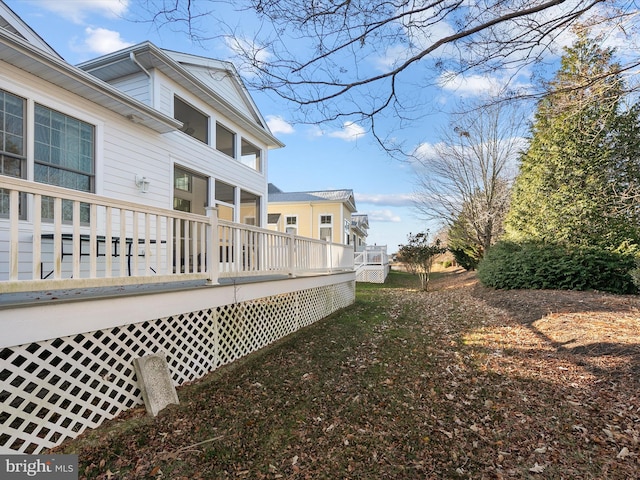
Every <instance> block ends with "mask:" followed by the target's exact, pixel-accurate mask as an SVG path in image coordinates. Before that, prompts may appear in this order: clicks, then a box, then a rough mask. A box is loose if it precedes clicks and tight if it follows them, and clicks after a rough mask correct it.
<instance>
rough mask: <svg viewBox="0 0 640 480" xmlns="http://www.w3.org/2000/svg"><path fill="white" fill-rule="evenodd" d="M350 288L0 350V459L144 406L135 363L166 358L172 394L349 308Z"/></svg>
mask: <svg viewBox="0 0 640 480" xmlns="http://www.w3.org/2000/svg"><path fill="white" fill-rule="evenodd" d="M354 298H355V289H354V283H353V282H347V283H341V284H335V285H329V286H322V287H316V288H311V289H307V290H301V291H298V292H293V293H287V294H282V295H276V296H272V297H266V298H261V299H257V300H252V301H248V302H243V303H237V304H231V305H225V306H222V307H215V308H211V309H208V310H200V311H196V312H189V313H185V314H182V315H176V316H172V317H167V318H160V319H157V320H155V321H147V322H142V323H137V324H130V325H126V326H121V327H116V328H111V329H108V330H98V331H93V332H87V333H84V334H81V335H73V336H69V337H64V338H56V339H53V340H47V341H42V342H37V343H31V344H28V345H20V346H16V347H10V348H3V349H2V350H0V387H1V389H0V453H16V452H23V453H38V452H40V451H42V450H43V449H45V448H50V447H53V446H55V445H58V444H60V443H62V442H63V441H64V440H65V439H67V438H73V437H76V436H78V435H79V434H80V433H81V432H83V431H84V430H85V429H87V428H95V427H97V426H98V425H100V424H101V423H102V422H104V421H105V420H107V419H110V418H113V417H115V416H116V415H117V414H118V413H120V412H122V411H124V410H126V409H129V408H131V407H133V406H135V405H138V404H141V403H143V402H142V396H141V393H140V390H139V389H138V385H137V381H136V376H135V372H134V369H133V363H132V362H133V359H134V358H136V357H141V356H144V355H148V354H151V353H157V352H164V353H165V354H166V356H167V360H168V362H169V367H170V370H171V373H172V377H173V382H174V384H175V385H176V386H178V385H181V384H183V383H185V382H188V381H192V380H195V379H197V378H199V377H202V376H203V375H205V374H207V373H209V372H211V371H212V370H215V369H216V368H218V367H220V366H221V365H224V364H227V363H230V362H233V361H234V360H236V359H238V358H240V357H243V356H245V355H247V354H249V353H251V352H253V351H255V350H258V349H260V348H262V347H264V346H266V345H268V344H270V343H272V342H274V341H275V340H278V339H280V338H282V337H284V336H286V335H288V334H290V333H292V332H294V331H296V330H298V329H299V328H302V327H304V326H307V325H310V324H312V323H313V322H315V321H317V320H319V319H321V318H324V317H326V316H327V315H329V314H331V313H333V312H335V311H336V310H338V309H340V308H343V307H346V306H348V305H350V304H351V303H353V300H354Z"/></svg>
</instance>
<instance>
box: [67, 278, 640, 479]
mask: <svg viewBox="0 0 640 480" xmlns="http://www.w3.org/2000/svg"><path fill="white" fill-rule="evenodd" d="M418 285H419V282H418V279H417V278H416V277H413V276H411V275H409V274H406V273H400V272H392V274H391V275H390V276H389V278H388V281H387V283H386V284H384V285H373V284H358V287H357V295H356V297H357V298H356V302H355V304H354V305H353V306H351V307H349V308H347V309H344V310H342V311H340V312H338V313H336V314H334V315H332V316H331V317H329V318H326V319H324V320H322V321H320V322H317V323H316V324H315V325H312V326H310V327H308V328H305V329H303V330H301V331H299V332H297V333H295V334H293V335H290V336H289V337H286V338H285V339H283V340H281V341H279V342H277V343H276V344H274V345H272V346H270V347H268V348H265V349H263V350H261V351H259V352H257V353H255V354H253V355H250V356H249V357H247V358H245V359H243V360H241V361H239V362H236V363H234V364H233V365H229V366H227V367H224V368H222V369H220V370H218V371H216V372H214V373H212V374H211V375H209V376H207V377H205V378H203V379H201V380H199V381H198V382H196V383H193V384H191V385H188V386H184V387H182V388H180V389H179V390H178V395H179V397H180V402H181V403H180V405H178V406H171V407H169V408H167V409H165V410H164V411H163V412H161V414H160V415H159V416H158V417H156V418H150V417H148V416H146V414H145V412H144V409H143V408H137V409H134V410H131V411H129V412H126V413H125V414H124V415H121V416H120V417H118V418H116V419H114V420H113V421H110V422H107V423H106V424H104V425H103V426H101V427H100V428H98V429H96V430H94V431H91V432H88V433H86V434H84V435H83V436H81V437H79V438H78V439H76V440H74V441H72V442H69V443H67V444H65V445H63V446H62V447H61V448H58V449H56V451H57V452H60V453H62V452H65V453H78V454H79V458H80V463H81V465H80V472H81V478H99V479H103V478H111V479H134V478H136V479H137V478H165V479H167V478H170V479H198V478H202V479H218V478H250V479H262V478H265V479H275V478H286V479H381V478H388V479H416V478H421V479H443V478H444V479H446V478H454V479H455V478H474V479H482V478H486V479H501V478H540V479H542V478H544V479H548V478H553V479H561V478H580V479H601V478H608V479H629V478H638V475H639V474H638V471H640V465H639V460H638V454H639V453H640V446H639V445H638V443H639V442H640V388H639V387H640V379H639V378H638V374H639V372H640V368H639V365H640V363H639V362H640V322H639V321H640V311H639V310H638V308H639V307H640V299H638V298H637V297H632V296H616V295H609V294H601V293H597V292H551V291H493V290H489V289H486V288H483V287H481V286H479V285H478V284H477V282H476V280H475V277H474V275H473V274H470V273H465V272H461V271H456V270H453V271H448V272H439V273H437V274H435V275H434V276H433V278H432V284H431V287H430V288H431V291H429V292H420V291H418V290H417V287H418Z"/></svg>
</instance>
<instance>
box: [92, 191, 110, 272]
mask: <svg viewBox="0 0 640 480" xmlns="http://www.w3.org/2000/svg"><path fill="white" fill-rule="evenodd" d="M97 223H98V206H97V205H96V204H95V203H92V204H91V205H90V206H89V278H97V276H98V226H97ZM105 250H106V248H105ZM105 254H106V252H105Z"/></svg>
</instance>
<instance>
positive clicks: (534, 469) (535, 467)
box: [529, 462, 545, 473]
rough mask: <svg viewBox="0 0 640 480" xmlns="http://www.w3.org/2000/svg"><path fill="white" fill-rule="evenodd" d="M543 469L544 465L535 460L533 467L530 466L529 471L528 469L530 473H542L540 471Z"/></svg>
mask: <svg viewBox="0 0 640 480" xmlns="http://www.w3.org/2000/svg"><path fill="white" fill-rule="evenodd" d="M544 469H545V467H544V466H543V465H538V462H536V463H535V464H534V465H533V467H531V468H530V469H529V471H530V472H531V473H542V472H544Z"/></svg>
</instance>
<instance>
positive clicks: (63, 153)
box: [34, 105, 95, 223]
mask: <svg viewBox="0 0 640 480" xmlns="http://www.w3.org/2000/svg"><path fill="white" fill-rule="evenodd" d="M34 127H35V128H34V135H35V145H34V180H35V181H36V182H41V183H47V184H49V185H57V186H59V187H65V188H71V189H74V190H80V191H82V192H93V191H94V188H95V187H94V151H95V148H94V143H95V140H94V137H95V132H94V127H93V125H91V124H89V123H86V122H83V121H81V120H78V119H76V118H73V117H70V116H68V115H65V114H63V113H60V112H57V111H55V110H51V109H50V108H47V107H44V106H42V105H36V106H35V122H34ZM72 211H73V205H72V202H70V201H64V202H63V204H62V219H63V220H64V221H71V220H72V218H73V214H72ZM42 218H46V219H52V218H53V199H52V198H50V197H43V199H42ZM80 221H81V222H84V223H87V222H88V221H89V205H88V204H86V203H83V204H81V207H80Z"/></svg>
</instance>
